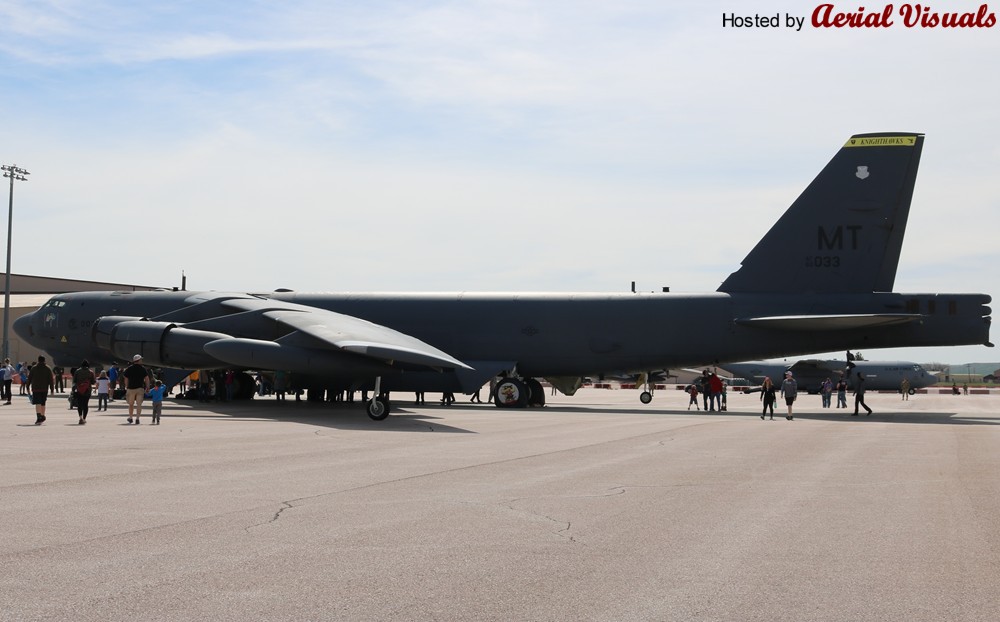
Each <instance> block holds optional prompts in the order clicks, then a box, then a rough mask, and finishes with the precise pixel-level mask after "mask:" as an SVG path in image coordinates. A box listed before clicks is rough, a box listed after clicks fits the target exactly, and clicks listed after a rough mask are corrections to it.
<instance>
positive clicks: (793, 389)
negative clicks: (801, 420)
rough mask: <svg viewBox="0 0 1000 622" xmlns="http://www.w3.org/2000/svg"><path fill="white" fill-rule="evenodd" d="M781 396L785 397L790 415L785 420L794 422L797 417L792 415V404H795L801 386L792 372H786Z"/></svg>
mask: <svg viewBox="0 0 1000 622" xmlns="http://www.w3.org/2000/svg"><path fill="white" fill-rule="evenodd" d="M781 395H783V396H784V398H785V404H786V405H787V406H788V414H787V415H785V419H788V420H789V421H792V420H793V419H795V415H793V414H792V404H794V403H795V398H796V397H798V395H799V385H798V383H797V382H795V378H793V377H792V372H790V371H786V372H785V379H784V380H783V381H782V382H781Z"/></svg>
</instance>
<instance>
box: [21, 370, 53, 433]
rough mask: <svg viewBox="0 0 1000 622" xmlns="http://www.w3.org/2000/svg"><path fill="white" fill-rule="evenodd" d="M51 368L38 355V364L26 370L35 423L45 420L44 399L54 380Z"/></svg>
mask: <svg viewBox="0 0 1000 622" xmlns="http://www.w3.org/2000/svg"><path fill="white" fill-rule="evenodd" d="M54 379H55V378H54V375H53V374H52V368H51V367H49V366H48V365H46V364H45V357H44V356H39V357H38V364H36V365H34V366H33V367H32V368H31V370H30V371H29V372H28V379H27V383H28V385H29V386H30V387H31V403H32V404H34V405H35V425H42V423H44V422H45V400H46V398H48V396H49V387H51V386H52V383H53V381H54Z"/></svg>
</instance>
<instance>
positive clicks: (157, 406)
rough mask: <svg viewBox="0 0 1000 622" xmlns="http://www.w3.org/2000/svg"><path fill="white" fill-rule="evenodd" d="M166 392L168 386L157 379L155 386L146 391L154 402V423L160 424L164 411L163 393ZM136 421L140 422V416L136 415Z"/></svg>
mask: <svg viewBox="0 0 1000 622" xmlns="http://www.w3.org/2000/svg"><path fill="white" fill-rule="evenodd" d="M166 392H167V387H166V386H165V385H164V384H163V383H162V382H161V381H159V380H157V381H156V383H155V384H154V385H153V388H152V389H150V390H149V392H148V393H146V397H148V398H149V401H150V402H152V404H153V425H160V415H161V414H162V413H163V395H164V394H165V393H166ZM136 423H139V417H136Z"/></svg>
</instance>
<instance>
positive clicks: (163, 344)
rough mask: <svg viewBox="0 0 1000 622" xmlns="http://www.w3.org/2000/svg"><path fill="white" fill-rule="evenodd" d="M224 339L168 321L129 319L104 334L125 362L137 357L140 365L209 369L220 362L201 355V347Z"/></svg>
mask: <svg viewBox="0 0 1000 622" xmlns="http://www.w3.org/2000/svg"><path fill="white" fill-rule="evenodd" d="M227 337H228V335H225V334H223V333H216V332H212V331H205V330H192V329H188V328H184V327H182V326H178V325H177V324H173V323H170V322H150V321H143V320H135V319H131V320H125V321H119V322H118V323H117V324H115V325H114V328H112V329H111V333H110V335H108V346H109V349H110V350H111V352H112V353H114V355H115V356H116V357H118V358H120V359H123V360H126V361H129V360H131V359H132V357H133V356H135V355H136V354H139V355H141V356H142V358H143V360H144V362H146V363H149V364H152V365H159V366H163V367H174V368H178V369H196V368H201V367H209V368H210V367H219V366H220V365H221V362H220V361H219V360H218V359H216V358H214V357H212V356H209V355H208V354H207V353H206V352H205V349H204V346H205V344H206V343H209V342H212V341H216V340H218V339H225V338H227Z"/></svg>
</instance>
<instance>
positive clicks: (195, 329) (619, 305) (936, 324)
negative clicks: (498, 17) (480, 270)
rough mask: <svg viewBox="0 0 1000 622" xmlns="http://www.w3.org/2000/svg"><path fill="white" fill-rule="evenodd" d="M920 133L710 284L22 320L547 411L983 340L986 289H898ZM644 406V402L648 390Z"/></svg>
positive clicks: (880, 147)
mask: <svg viewBox="0 0 1000 622" xmlns="http://www.w3.org/2000/svg"><path fill="white" fill-rule="evenodd" d="M923 143H924V136H923V135H922V134H915V133H909V132H897V133H879V134H859V135H856V136H852V137H851V138H850V140H848V141H847V143H846V144H844V145H843V147H841V149H840V150H839V151H838V152H837V154H836V155H835V156H834V157H833V159H832V160H831V161H830V162H829V163H828V164H827V165H826V167H825V168H824V169H823V170H822V171H821V172H820V174H819V175H818V176H817V177H816V178H815V179H814V180H813V182H812V183H811V184H810V185H809V186H808V187H807V188H806V189H805V191H804V192H803V193H802V194H801V195H800V196H799V197H798V199H796V200H795V202H794V203H792V205H791V207H789V208H788V210H787V211H786V212H785V213H784V215H783V216H782V217H781V218H780V219H778V221H777V222H775V224H774V225H773V226H772V227H771V229H770V231H768V233H767V234H766V235H765V236H764V237H763V238H762V239H761V240H760V242H759V243H758V244H757V245H756V246H755V247H754V248H753V250H751V251H750V254H749V255H747V257H746V258H745V259H744V260H743V263H742V267H740V268H739V269H738V270H737V271H736V272H734V273H732V274H731V275H730V276H729V277H728V278H727V279H726V280H725V281H724V282H723V283H722V285H721V286H720V287H719V289H718V290H717V291H716V292H713V293H704V294H684V293H621V294H613V293H605V294H593V293H578V294H572V293H570V294H561V293H508V294H501V293H480V294H474V293H450V294H449V293H437V294H425V293H395V294H380V293H367V294H357V293H341V294H319V293H317V294H310V293H296V292H285V291H278V292H272V293H264V294H261V293H257V294H241V293H219V292H200V293H193V292H187V291H154V292H77V293H70V294H61V295H57V296H53V297H52V298H51V299H50V300H49V301H48V302H46V303H45V305H44V306H42V307H41V308H40V309H39V310H38V311H36V312H34V313H32V314H29V315H26V316H24V317H22V318H20V319H18V320H17V321H16V322H15V324H14V329H15V330H16V331H17V333H18V335H20V336H21V337H22V338H24V339H25V340H26V341H27V342H29V343H31V344H32V345H34V346H36V347H37V348H39V349H41V350H44V351H45V352H47V353H48V354H49V355H50V356H51V357H52V360H53V361H54V362H55V364H57V365H63V366H70V365H75V364H78V363H79V362H80V360H82V359H84V358H87V359H89V360H90V361H91V362H100V363H110V362H112V361H114V360H128V359H131V357H132V356H133V355H134V354H136V353H140V354H142V355H143V357H144V358H145V361H146V363H147V364H150V365H153V366H159V367H163V368H167V369H168V370H173V371H170V372H168V373H169V374H170V376H169V377H168V383H169V381H171V380H172V381H176V380H178V379H179V378H181V377H183V376H184V375H186V374H187V373H188V371H190V370H193V369H206V368H208V369H212V368H241V369H248V370H285V371H288V372H291V373H292V375H293V377H294V378H295V384H296V386H298V387H317V388H322V387H331V386H343V385H345V384H347V385H354V386H359V385H360V384H362V383H363V384H365V385H367V386H374V390H375V393H374V395H375V396H376V397H373V398H372V400H371V401H370V402H369V403H368V405H367V409H368V414H369V416H370V417H372V418H373V419H382V418H384V417H385V416H386V415H387V414H388V412H389V404H388V401H387V400H386V399H383V398H381V397H378V396H380V395H382V393H381V392H382V391H388V390H396V391H398V390H407V391H412V390H424V391H456V392H457V391H461V392H464V393H469V392H472V391H475V390H476V389H478V388H479V387H480V386H482V385H483V384H484V383H485V382H486V381H487V380H489V379H490V378H494V377H497V376H500V377H501V380H500V381H499V382H498V383H497V385H496V390H495V394H494V395H495V398H496V399H495V403H496V405H497V406H500V407H520V406H524V405H526V404H527V403H528V402H529V397H530V398H531V399H530V401H531V402H532V403H535V404H537V403H539V402H541V401H542V400H543V399H544V392H543V391H542V388H541V385H540V383H539V382H538V380H537V379H538V378H546V379H548V380H549V381H550V382H552V383H553V384H554V385H556V386H558V387H562V388H565V389H566V390H567V392H572V390H573V388H574V387H576V386H579V379H580V377H582V376H599V375H600V374H601V373H602V372H610V371H634V372H648V371H650V370H659V369H669V368H678V367H687V366H699V365H703V364H705V363H716V364H719V363H723V362H726V361H745V360H749V359H764V358H776V357H785V356H794V355H803V354H807V353H809V352H829V351H832V350H848V349H855V348H863V349H871V348H889V347H902V346H950V345H967V344H983V345H987V346H991V345H992V344H991V343H990V342H989V330H990V313H991V311H990V308H989V307H987V306H986V305H987V304H988V303H989V302H990V297H989V296H988V295H985V294H934V293H920V294H900V293H890V292H891V291H892V287H893V283H894V281H895V277H896V266H897V263H898V261H899V254H900V249H901V247H902V244H903V232H904V230H905V228H906V221H907V217H908V215H909V210H910V199H911V197H912V194H913V186H914V182H915V180H916V176H917V166H918V163H919V161H920V153H921V150H922V148H923ZM643 401H648V400H643Z"/></svg>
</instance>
